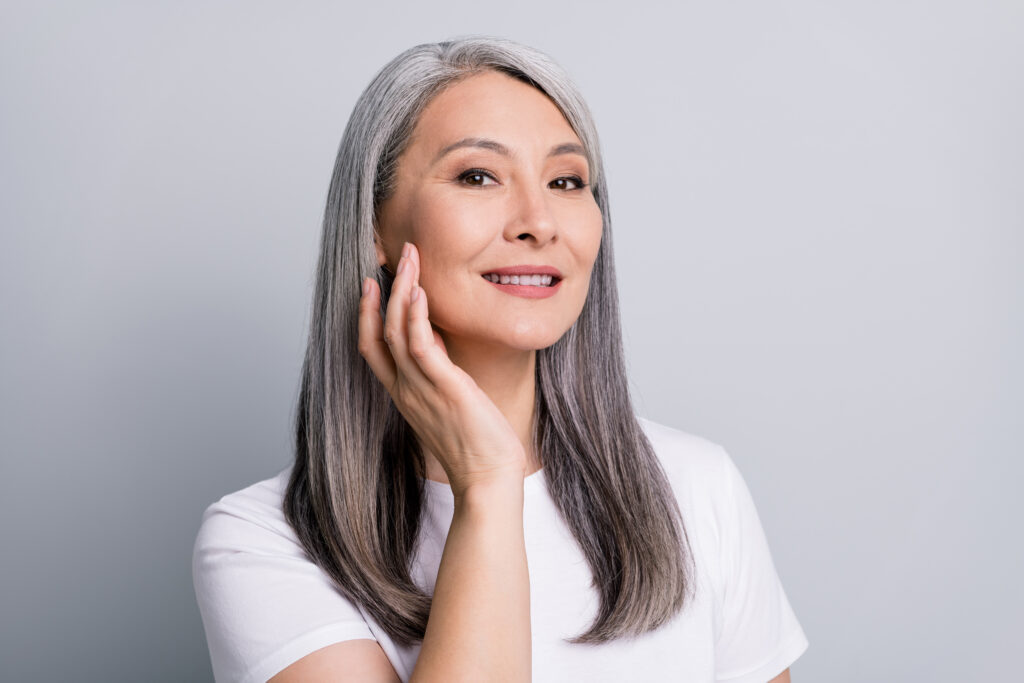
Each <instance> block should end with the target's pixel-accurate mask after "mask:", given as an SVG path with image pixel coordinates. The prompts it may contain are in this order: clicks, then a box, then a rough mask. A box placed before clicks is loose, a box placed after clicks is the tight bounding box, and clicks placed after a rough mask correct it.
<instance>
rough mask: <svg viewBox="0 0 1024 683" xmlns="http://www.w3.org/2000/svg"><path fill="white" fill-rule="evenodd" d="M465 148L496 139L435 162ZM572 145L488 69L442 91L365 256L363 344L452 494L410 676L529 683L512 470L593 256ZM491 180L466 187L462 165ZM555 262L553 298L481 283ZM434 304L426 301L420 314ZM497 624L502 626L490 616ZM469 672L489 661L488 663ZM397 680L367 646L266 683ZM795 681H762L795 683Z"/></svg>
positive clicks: (525, 458)
mask: <svg viewBox="0 0 1024 683" xmlns="http://www.w3.org/2000/svg"><path fill="white" fill-rule="evenodd" d="M466 137H475V138H487V139H490V140H494V141H497V142H499V143H501V144H502V145H504V146H505V147H506V148H507V149H508V150H509V152H510V155H508V156H505V155H502V154H499V153H497V152H496V151H494V150H488V149H480V148H472V147H467V148H461V149H458V150H456V151H453V152H451V153H450V154H448V155H446V156H444V157H443V158H442V159H440V160H437V155H438V152H439V151H440V150H442V149H444V148H445V147H446V146H448V145H450V144H451V143H453V142H456V141H458V140H462V139H464V138H466ZM565 143H576V144H579V143H580V141H579V138H578V137H577V136H576V134H575V133H574V132H573V130H572V128H571V126H569V124H568V122H567V121H566V120H565V118H564V117H563V116H562V114H561V112H560V111H559V110H558V108H557V107H556V106H555V105H554V104H553V103H552V102H551V101H550V100H549V99H548V98H547V97H546V96H545V95H543V94H542V93H540V92H539V91H538V90H536V89H534V88H533V87H531V86H529V85H526V84H524V83H522V82H520V81H517V80H515V79H513V78H510V77H508V76H505V75H503V74H498V73H494V72H486V73H483V74H479V75H474V76H471V77H469V78H467V79H464V80H462V81H460V82H458V83H456V84H455V85H453V86H451V87H449V88H448V89H447V90H445V91H444V92H442V93H441V94H439V95H438V96H437V97H435V98H434V100H433V101H432V102H431V103H430V104H429V105H428V106H427V107H426V109H425V110H424V111H423V113H422V115H421V117H420V120H419V121H418V122H417V125H416V128H415V130H414V132H413V136H412V140H411V143H410V145H409V147H408V148H407V149H406V151H405V152H404V153H403V155H402V157H401V158H400V159H399V162H398V171H397V187H396V192H395V194H394V195H393V196H392V197H390V198H389V199H388V200H387V201H385V202H384V204H383V205H382V206H381V210H380V213H379V215H378V216H377V219H378V220H377V225H378V235H377V237H378V239H377V255H378V261H379V263H381V264H382V265H383V264H387V266H388V267H389V268H390V269H391V271H392V272H394V273H396V278H395V282H394V285H393V287H392V294H391V300H390V301H389V305H388V310H387V311H386V319H385V320H381V316H380V314H379V305H380V291H379V289H378V288H377V286H376V284H375V282H374V281H373V280H372V279H369V278H368V279H367V281H366V282H365V283H364V291H363V294H362V297H361V299H360V319H359V348H360V353H361V354H362V355H363V357H364V358H366V360H367V362H368V363H369V364H370V366H371V368H372V369H373V371H374V373H375V374H376V375H377V377H378V378H379V379H380V380H381V382H382V383H384V385H385V386H386V387H388V389H389V392H390V393H391V395H392V398H393V399H394V400H395V404H396V406H397V407H398V409H399V410H400V411H401V412H402V414H403V415H404V416H405V417H406V419H407V420H408V421H409V423H410V424H411V425H412V427H413V429H414V431H415V432H416V435H417V438H418V439H419V440H420V442H421V444H422V445H423V450H424V456H425V465H426V476H427V478H429V479H433V480H435V481H440V482H443V483H450V484H451V486H452V491H453V493H454V495H455V500H456V513H455V517H454V519H453V524H452V528H451V530H450V531H449V536H448V541H447V543H446V546H445V551H444V556H443V557H442V561H441V569H440V570H439V573H438V579H437V585H436V588H435V593H434V603H433V606H432V608H431V614H430V620H429V622H428V625H427V632H426V636H425V638H424V642H423V647H422V649H421V653H420V657H419V660H418V662H417V665H416V669H415V671H414V672H413V680H490V679H491V678H492V677H493V674H494V671H493V670H494V669H495V667H496V668H497V669H498V670H500V671H502V672H503V675H504V676H505V677H506V678H507V679H508V680H529V677H530V670H531V649H530V614H529V603H530V600H529V577H528V571H527V566H526V561H525V548H524V543H523V535H522V508H523V498H522V477H523V476H524V475H526V474H530V473H532V472H535V471H536V470H537V469H539V467H540V463H539V461H538V459H537V457H536V454H535V453H532V452H531V435H532V420H533V403H534V397H535V392H536V386H535V379H534V377H535V374H534V373H535V368H536V352H537V349H541V348H546V347H547V346H550V345H551V344H554V343H555V342H556V341H557V340H558V339H559V338H560V337H561V336H562V335H563V334H565V332H566V331H567V330H568V329H569V328H570V327H571V326H572V324H573V323H574V322H575V321H576V319H577V318H578V317H579V314H580V312H581V310H582V308H583V303H584V301H585V300H586V296H587V292H588V288H589V282H590V274H591V271H592V269H593V266H594V262H595V260H596V257H597V252H598V249H599V247H600V241H601V230H602V219H601V212H600V209H599V207H598V206H597V204H596V202H595V201H594V198H593V196H592V194H591V192H590V188H589V187H584V188H583V189H579V190H578V189H576V187H577V184H576V182H575V181H573V180H571V178H573V177H576V178H579V179H581V180H582V183H583V184H584V185H586V184H589V182H590V178H589V168H588V166H587V161H586V158H585V156H583V155H581V154H568V153H566V154H559V155H556V156H549V155H548V152H549V151H550V150H551V149H552V148H554V147H556V146H559V145H563V144H565ZM474 168H479V169H484V170H485V171H486V174H482V175H477V176H468V177H467V176H465V175H464V172H465V171H467V170H469V169H474ZM520 264H531V265H551V266H554V267H556V268H558V269H559V270H560V271H561V273H562V276H563V278H564V280H563V282H562V285H561V289H560V291H559V292H558V293H556V294H555V295H554V296H552V297H549V298H547V299H525V298H520V297H515V296H512V295H510V294H507V293H504V292H502V291H500V290H498V289H497V288H496V287H494V286H493V285H492V284H490V283H489V282H487V281H486V280H484V279H483V278H482V277H481V275H482V274H483V273H485V272H488V271H489V270H492V269H494V268H499V267H503V266H511V265H520ZM428 302H429V303H428ZM494 614H502V615H504V617H505V618H504V619H503V620H502V621H496V620H494V619H493V615H494ZM480 667H483V668H482V669H481V668H480ZM398 680H399V678H398V676H397V674H396V673H395V670H394V668H393V667H392V666H391V664H390V662H389V661H388V659H387V656H386V655H385V653H384V651H383V650H382V649H381V647H380V646H379V644H377V643H376V642H374V641H372V640H366V639H360V640H349V641H345V642H342V643H335V644H333V645H330V646H327V647H325V648H322V649H320V650H317V651H316V652H313V653H311V654H309V655H307V656H306V657H303V658H302V659H300V660H299V661H297V662H295V663H293V664H292V665H290V666H289V667H287V668H286V669H284V670H283V671H282V672H280V673H279V674H278V675H277V676H275V677H274V678H273V679H272V681H273V682H274V683H289V682H292V681H296V682H297V681H302V682H304V683H312V682H314V681H324V682H326V681H332V682H333V683H340V682H342V681H374V682H377V683H385V682H386V683H395V682H396V681H398ZM789 680H790V679H789V670H788V669H787V670H786V671H784V672H783V673H782V674H780V675H779V676H777V677H776V678H774V679H773V680H772V681H771V682H770V683H789Z"/></svg>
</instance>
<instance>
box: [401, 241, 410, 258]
mask: <svg viewBox="0 0 1024 683" xmlns="http://www.w3.org/2000/svg"><path fill="white" fill-rule="evenodd" d="M408 255H409V243H408V242H406V243H405V244H404V245H402V256H408Z"/></svg>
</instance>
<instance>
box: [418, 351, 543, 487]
mask: <svg viewBox="0 0 1024 683" xmlns="http://www.w3.org/2000/svg"><path fill="white" fill-rule="evenodd" d="M441 334H442V340H443V341H444V344H445V348H446V350H447V352H448V358H450V359H451V361H452V363H454V364H455V365H457V366H459V367H460V368H461V369H462V370H463V371H464V372H465V373H466V374H468V375H469V376H470V377H472V378H473V381H475V382H476V384H477V386H479V387H480V389H481V390H482V391H483V392H484V393H485V394H487V396H488V398H490V399H491V401H493V402H494V405H495V406H497V408H498V410H500V411H501V413H502V414H503V415H504V416H505V419H507V420H508V421H509V424H511V425H512V428H513V429H514V430H515V432H516V434H517V435H518V436H519V441H520V442H521V443H522V444H523V450H524V452H525V453H526V458H527V466H526V475H527V476H529V475H530V474H533V473H534V472H536V471H537V470H539V469H540V468H541V463H540V459H539V456H538V455H537V454H536V453H534V448H533V420H534V400H535V397H536V392H537V379H536V367H537V352H536V351H534V350H530V351H521V350H518V349H510V348H508V347H507V346H482V345H480V344H479V343H474V344H468V343H463V342H462V341H461V340H458V339H454V338H451V337H449V336H448V335H445V334H444V333H441ZM423 457H424V464H425V465H426V469H427V475H426V478H427V479H432V480H434V481H439V482H442V483H445V484H447V483H449V482H448V476H447V474H446V473H445V471H444V468H443V467H441V463H440V462H439V461H438V460H437V457H436V456H435V455H434V454H433V453H431V452H429V450H428V449H424V452H423Z"/></svg>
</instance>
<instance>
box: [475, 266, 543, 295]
mask: <svg viewBox="0 0 1024 683" xmlns="http://www.w3.org/2000/svg"><path fill="white" fill-rule="evenodd" d="M491 274H495V275H551V276H552V277H553V278H557V279H558V281H557V282H552V283H551V285H550V286H548V287H539V286H534V285H512V284H508V285H503V284H501V283H498V282H491V281H490V280H488V279H487V278H483V279H484V280H485V281H486V282H487V283H488V284H491V285H493V286H495V287H497V288H498V289H499V290H501V291H502V292H505V293H506V294H512V295H513V296H521V297H523V298H524V299H546V298H548V297H549V296H554V295H555V293H556V292H558V290H559V289H560V288H561V286H562V273H561V271H559V270H558V269H557V268H554V267H552V266H509V267H507V268H495V269H494V270H488V271H487V272H486V273H482V274H481V277H483V276H484V275H491Z"/></svg>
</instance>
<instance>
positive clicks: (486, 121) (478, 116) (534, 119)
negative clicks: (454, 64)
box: [409, 71, 580, 160]
mask: <svg viewBox="0 0 1024 683" xmlns="http://www.w3.org/2000/svg"><path fill="white" fill-rule="evenodd" d="M465 137H480V138H492V139H496V140H498V141H500V142H502V143H504V144H505V145H507V146H508V147H510V148H512V150H513V151H514V152H522V153H526V154H531V153H533V152H538V153H539V152H543V153H547V151H548V149H549V148H550V147H551V146H552V145H554V144H560V143H564V142H577V143H578V142H580V139H579V137H578V136H577V135H576V132H575V131H574V130H573V129H572V126H570V125H569V122H568V121H567V120H566V119H565V116H563V115H562V112H561V111H560V110H559V109H558V107H557V106H556V105H555V103H554V102H552V101H551V99H550V98H548V96H547V95H545V94H544V93H542V92H541V91H540V90H538V89H537V88H535V87H533V86H532V85H530V84H528V83H524V82H522V81H520V80H518V79H516V78H513V77H511V76H508V75H506V74H503V73H498V72H494V71H485V72H483V73H480V74H474V75H472V76H468V77H466V78H464V79H462V80H460V81H458V82H456V83H454V84H453V85H450V86H448V87H447V88H445V89H444V90H443V91H442V92H441V93H440V94H438V95H437V96H435V97H434V99H433V100H431V101H430V102H429V103H428V104H427V106H426V107H425V108H424V110H423V112H422V113H421V114H420V118H419V120H418V121H417V123H416V127H415V129H414V130H413V135H412V139H411V140H410V146H409V152H410V153H414V150H415V154H416V155H417V156H420V157H421V159H426V160H429V159H432V158H433V157H434V155H436V154H437V153H438V151H440V150H441V149H443V148H444V147H445V146H447V145H449V144H451V143H452V142H455V141H456V140H459V139H462V138H465Z"/></svg>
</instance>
